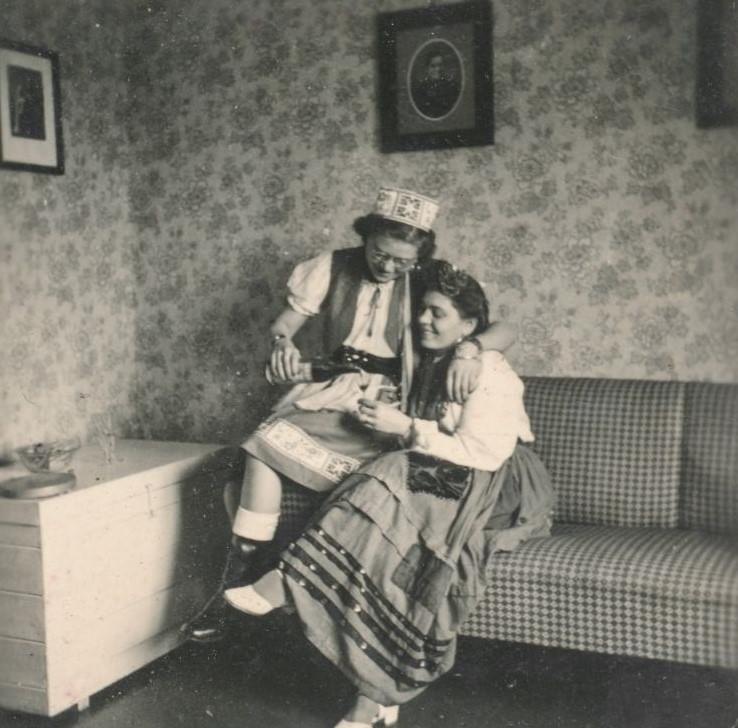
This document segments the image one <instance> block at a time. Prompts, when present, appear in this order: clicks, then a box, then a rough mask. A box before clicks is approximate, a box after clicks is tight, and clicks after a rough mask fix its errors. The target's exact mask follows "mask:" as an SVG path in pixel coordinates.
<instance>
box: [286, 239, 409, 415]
mask: <svg viewBox="0 0 738 728" xmlns="http://www.w3.org/2000/svg"><path fill="white" fill-rule="evenodd" d="M332 255H333V254H332V253H331V252H327V253H322V254H321V255H318V256H317V257H315V258H311V259H310V260H307V261H305V262H303V263H299V264H298V265H297V266H296V267H295V269H294V271H293V272H292V275H291V276H290V278H289V280H288V281H287V291H288V293H287V303H288V304H289V305H290V307H291V308H292V309H293V310H295V311H297V313H300V314H302V315H303V316H315V315H317V314H318V313H319V312H320V309H321V306H322V304H323V301H324V299H325V297H326V296H327V295H328V289H329V287H330V282H331V263H332ZM394 285H395V282H394V281H388V282H386V283H374V282H372V281H368V280H362V281H361V283H360V284H359V293H358V296H357V299H356V314H355V316H354V323H353V326H352V327H351V331H350V333H349V335H348V336H347V337H346V339H345V340H344V341H343V344H344V345H345V346H352V347H354V348H355V349H361V350H362V351H366V352H368V353H369V354H374V355H375V356H383V357H393V356H395V354H394V352H393V351H392V349H391V348H390V347H389V345H388V344H387V341H386V339H385V337H384V330H385V328H386V326H387V318H388V316H389V310H390V303H391V301H392V289H393V288H394ZM330 353H331V352H326V354H330ZM382 382H383V377H382V375H381V374H343V375H341V376H339V377H337V378H336V379H334V380H333V381H332V382H327V383H324V382H321V383H317V382H316V383H312V382H308V383H306V384H298V385H296V386H295V387H293V388H292V389H291V390H290V392H288V394H287V395H286V396H285V397H284V398H283V399H282V400H280V402H279V403H278V404H277V409H280V408H282V407H283V406H285V405H288V404H292V405H294V406H295V407H297V408H299V409H305V410H320V409H327V410H338V411H344V412H353V411H355V410H356V408H357V407H358V400H359V398H361V397H369V398H370V399H373V398H376V397H377V395H378V394H379V389H378V388H379V386H380V385H381V384H382ZM362 387H365V389H362Z"/></svg>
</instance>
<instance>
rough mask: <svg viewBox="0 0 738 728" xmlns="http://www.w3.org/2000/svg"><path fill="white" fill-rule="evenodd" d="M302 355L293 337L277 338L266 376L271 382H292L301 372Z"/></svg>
mask: <svg viewBox="0 0 738 728" xmlns="http://www.w3.org/2000/svg"><path fill="white" fill-rule="evenodd" d="M301 361H302V357H301V355H300V350H299V349H298V348H297V347H296V346H295V344H294V342H293V341H292V339H288V338H286V337H285V338H281V339H276V340H275V342H274V346H273V348H272V354H271V357H270V358H269V363H268V364H267V368H266V378H267V380H268V381H269V382H270V383H271V384H282V383H285V382H291V381H293V380H294V379H296V378H297V377H298V376H299V374H300V363H301Z"/></svg>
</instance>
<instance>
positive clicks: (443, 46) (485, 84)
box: [378, 0, 494, 152]
mask: <svg viewBox="0 0 738 728" xmlns="http://www.w3.org/2000/svg"><path fill="white" fill-rule="evenodd" d="M378 33H379V56H378V62H379V116H380V121H381V132H382V133H381V140H382V151H385V152H395V151H412V150H422V149H439V148H445V147H459V146H472V145H482V144H492V143H493V142H494V123H493V89H492V10H491V6H490V4H489V3H488V2H486V0H473V1H472V2H462V3H458V4H454V5H433V6H431V7H428V8H416V9H413V10H401V11H399V12H392V13H381V14H380V15H379V18H378Z"/></svg>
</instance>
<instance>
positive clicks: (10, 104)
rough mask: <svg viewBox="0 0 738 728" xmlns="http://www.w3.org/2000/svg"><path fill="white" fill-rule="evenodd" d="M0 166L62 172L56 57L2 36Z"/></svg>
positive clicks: (51, 53) (0, 53)
mask: <svg viewBox="0 0 738 728" xmlns="http://www.w3.org/2000/svg"><path fill="white" fill-rule="evenodd" d="M0 167H9V168H11V169H18V170H26V171H30V172H47V173H49V174H63V172H64V151H63V144H62V127H61V94H60V90H59V57H58V55H57V54H56V53H54V52H53V51H49V50H47V49H45V48H35V47H33V46H28V45H24V44H21V43H15V42H12V41H6V40H0Z"/></svg>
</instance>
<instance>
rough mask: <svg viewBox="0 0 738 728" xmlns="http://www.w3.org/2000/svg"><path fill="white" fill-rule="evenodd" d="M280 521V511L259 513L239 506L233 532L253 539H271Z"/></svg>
mask: <svg viewBox="0 0 738 728" xmlns="http://www.w3.org/2000/svg"><path fill="white" fill-rule="evenodd" d="M278 521H279V513H257V512H256V511H249V510H247V509H246V508H241V506H239V507H238V510H237V511H236V518H235V519H234V520H233V533H235V534H236V536H241V537H242V538H250V539H252V540H253V541H271V540H272V539H273V538H274V532H275V531H276V530H277V522H278Z"/></svg>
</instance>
